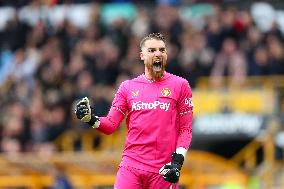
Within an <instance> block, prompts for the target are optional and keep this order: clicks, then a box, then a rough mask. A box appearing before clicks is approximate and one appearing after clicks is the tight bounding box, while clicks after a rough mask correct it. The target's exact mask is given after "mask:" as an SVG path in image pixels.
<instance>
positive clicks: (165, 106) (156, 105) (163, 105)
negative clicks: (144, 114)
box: [132, 100, 171, 111]
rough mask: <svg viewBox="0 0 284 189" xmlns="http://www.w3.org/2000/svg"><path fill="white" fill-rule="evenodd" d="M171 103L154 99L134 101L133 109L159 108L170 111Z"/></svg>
mask: <svg viewBox="0 0 284 189" xmlns="http://www.w3.org/2000/svg"><path fill="white" fill-rule="evenodd" d="M170 104H171V103H166V102H160V101H157V100H156V101H154V102H142V101H138V102H133V103H132V111H134V110H156V109H157V108H159V109H161V110H164V111H168V110H169V108H170Z"/></svg>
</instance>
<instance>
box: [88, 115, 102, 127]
mask: <svg viewBox="0 0 284 189" xmlns="http://www.w3.org/2000/svg"><path fill="white" fill-rule="evenodd" d="M99 122H100V119H99V117H98V116H95V115H92V116H91V119H90V121H89V122H88V124H89V125H90V126H92V127H93V128H98V127H99V125H100V124H99Z"/></svg>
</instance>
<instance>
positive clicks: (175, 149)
mask: <svg viewBox="0 0 284 189" xmlns="http://www.w3.org/2000/svg"><path fill="white" fill-rule="evenodd" d="M140 48H141V52H140V59H141V60H142V61H143V62H144V65H145V73H143V74H141V75H140V76H138V77H136V78H134V79H131V80H126V81H124V82H122V84H121V85H120V87H119V89H118V91H117V92H116V95H115V98H114V100H113V102H112V106H111V108H110V111H109V113H108V115H107V116H106V117H97V116H95V115H94V114H93V109H94V108H95V107H91V105H90V103H89V99H88V98H87V97H85V98H83V99H82V100H81V101H79V103H78V104H77V105H76V109H75V113H76V116H77V118H78V119H80V120H81V121H83V122H85V123H88V124H89V125H90V126H91V127H93V128H95V129H96V130H97V131H99V132H102V133H105V134H112V133H113V132H114V131H115V130H116V129H117V128H118V127H119V125H120V123H121V122H122V120H123V119H124V117H125V116H127V117H126V126H127V129H128V132H127V136H126V141H125V147H124V150H123V153H122V159H121V163H120V165H119V169H118V172H117V177H116V181H115V184H114V188H116V189H125V188H127V189H165V188H172V189H175V188H178V187H179V186H178V181H179V177H180V170H181V168H182V165H183V162H184V158H185V155H186V153H187V150H188V148H189V145H190V142H191V138H192V115H193V103H192V92H191V88H190V86H189V84H188V82H187V81H186V80H185V79H183V78H181V77H178V76H175V75H173V74H170V73H168V72H166V71H165V67H166V64H167V49H166V41H165V38H164V37H163V35H162V34H160V33H152V34H150V35H148V36H146V37H145V38H143V39H142V40H141V42H140Z"/></svg>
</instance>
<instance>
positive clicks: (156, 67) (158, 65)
mask: <svg viewBox="0 0 284 189" xmlns="http://www.w3.org/2000/svg"><path fill="white" fill-rule="evenodd" d="M153 70H154V71H155V72H159V71H161V70H162V62H161V61H160V60H156V61H155V62H154V63H153Z"/></svg>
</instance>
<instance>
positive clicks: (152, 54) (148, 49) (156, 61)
mask: <svg viewBox="0 0 284 189" xmlns="http://www.w3.org/2000/svg"><path fill="white" fill-rule="evenodd" d="M140 58H141V60H143V61H144V64H145V67H146V70H145V71H146V72H148V73H149V75H150V76H151V77H152V79H154V80H159V79H160V78H161V77H162V76H163V74H164V71H165V67H166V62H167V50H166V45H165V43H164V42H163V41H161V40H156V39H150V40H147V41H145V44H144V46H143V47H142V50H141V52H140Z"/></svg>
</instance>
